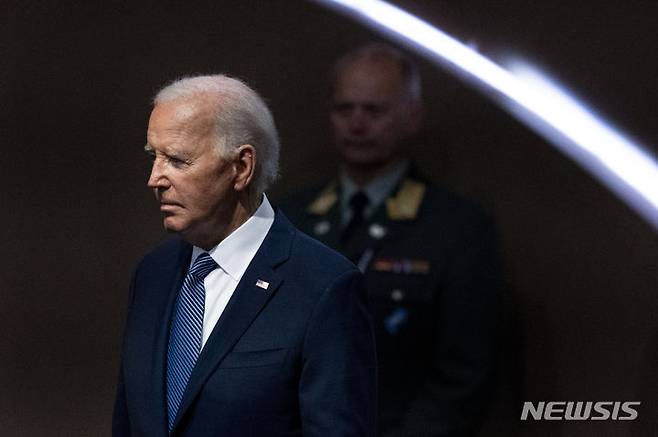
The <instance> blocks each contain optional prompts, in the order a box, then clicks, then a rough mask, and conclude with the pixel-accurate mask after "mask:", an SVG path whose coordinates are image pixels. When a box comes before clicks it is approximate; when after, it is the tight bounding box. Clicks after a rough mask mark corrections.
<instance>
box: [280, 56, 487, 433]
mask: <svg viewBox="0 0 658 437" xmlns="http://www.w3.org/2000/svg"><path fill="white" fill-rule="evenodd" d="M332 85H333V90H332V91H333V92H332V96H331V97H332V102H331V104H332V106H331V112H330V119H331V125H332V127H333V131H334V137H335V138H334V141H335V144H336V146H337V148H338V151H339V154H340V157H341V167H340V171H339V174H338V176H337V177H336V178H334V179H333V180H331V181H329V182H326V183H323V184H321V185H319V186H317V187H314V188H311V189H308V190H305V191H303V192H300V193H298V194H297V195H295V196H293V197H291V198H290V199H289V200H288V201H287V202H284V203H283V204H282V209H283V210H284V211H285V212H286V214H289V216H290V218H291V219H292V221H293V223H295V224H296V225H298V226H299V227H300V229H302V230H303V231H305V232H307V233H309V234H310V235H312V236H313V237H315V238H318V239H319V240H320V241H322V242H324V243H326V244H327V245H329V246H331V247H334V248H335V249H337V250H339V251H341V252H342V253H343V254H345V255H346V256H347V257H348V258H350V259H351V260H352V261H354V262H355V263H356V264H357V265H358V266H359V267H360V269H361V270H362V271H364V272H365V275H366V282H367V287H368V294H369V297H370V301H371V302H370V304H371V308H372V311H373V318H374V325H375V338H376V340H377V352H378V362H379V366H380V367H379V393H380V402H379V404H380V412H379V416H380V431H381V432H382V435H384V436H409V437H422V436H465V435H472V434H473V433H475V432H476V430H477V429H478V426H479V424H480V423H481V422H482V419H483V415H484V412H485V411H486V406H487V404H488V402H489V398H490V395H491V389H492V385H493V384H492V383H493V381H494V368H495V366H494V364H495V361H496V358H495V355H496V354H495V352H496V327H497V319H498V301H499V297H498V284H499V265H498V264H499V262H498V255H497V249H496V241H495V232H494V227H493V225H492V222H491V220H489V219H488V217H487V216H486V215H485V214H484V213H483V212H482V210H481V209H480V208H479V207H478V206H477V205H475V204H474V203H472V202H469V201H467V200H465V199H462V198H461V197H459V196H457V195H455V194H452V193H450V192H448V191H446V190H444V189H441V188H439V187H437V186H436V185H434V184H432V183H431V182H430V181H429V180H428V179H426V178H424V177H423V176H422V175H421V174H420V173H419V171H418V169H417V168H416V166H415V164H414V162H413V161H412V160H411V159H410V154H409V149H410V147H409V146H410V142H411V141H412V139H413V136H414V134H415V133H416V132H417V131H418V129H419V127H420V124H421V115H422V108H421V87H420V76H419V73H418V71H417V67H416V66H415V65H414V63H413V62H412V61H411V59H409V58H408V57H407V56H405V55H404V54H403V53H402V52H400V51H399V50H397V49H395V48H393V47H390V46H386V45H381V44H374V45H368V46H364V47H361V48H358V49H356V50H354V51H353V52H350V53H348V54H347V55H345V56H344V57H343V58H342V59H341V60H339V61H338V63H337V64H336V66H335V71H334V77H333V84H332Z"/></svg>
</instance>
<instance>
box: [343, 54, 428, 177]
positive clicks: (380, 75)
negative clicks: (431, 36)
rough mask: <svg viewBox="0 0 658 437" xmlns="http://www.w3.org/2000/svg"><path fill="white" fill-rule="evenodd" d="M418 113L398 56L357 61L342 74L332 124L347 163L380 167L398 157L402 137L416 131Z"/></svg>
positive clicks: (406, 136)
mask: <svg viewBox="0 0 658 437" xmlns="http://www.w3.org/2000/svg"><path fill="white" fill-rule="evenodd" d="M419 117H420V116H419V110H418V108H417V107H416V106H415V105H412V104H411V103H410V102H409V99H408V98H407V97H406V95H405V93H404V88H403V82H402V75H401V72H400V69H399V67H398V65H396V64H395V63H394V62H392V61H387V60H381V61H357V62H355V63H353V64H350V65H347V66H346V67H345V68H344V69H343V70H342V71H341V72H340V73H339V74H338V77H337V80H336V83H335V86H334V95H333V107H332V109H331V124H332V127H333V132H334V138H335V142H336V144H337V146H338V149H339V152H340V154H341V156H342V158H343V160H344V161H345V163H347V164H348V165H351V166H355V167H360V166H363V167H370V168H373V167H374V168H377V167H383V166H386V165H387V164H390V163H391V162H393V161H395V160H397V159H398V158H399V157H400V155H401V154H402V150H401V148H402V147H403V143H404V140H406V139H407V138H408V137H409V136H411V135H412V134H414V133H415V132H416V131H417V129H418V124H419Z"/></svg>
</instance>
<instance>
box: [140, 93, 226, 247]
mask: <svg viewBox="0 0 658 437" xmlns="http://www.w3.org/2000/svg"><path fill="white" fill-rule="evenodd" d="M213 126H214V124H213V121H212V111H211V110H210V108H209V106H208V104H207V103H205V102H204V101H203V99H199V98H196V99H188V100H182V101H181V100H174V101H171V102H165V103H160V104H158V105H156V106H155V108H154V109H153V112H152V113H151V118H150V120H149V126H148V133H147V139H148V142H147V145H146V147H145V149H146V151H147V153H149V155H150V156H151V157H152V158H153V167H152V169H151V175H150V177H149V180H148V183H147V185H148V187H149V188H152V189H153V191H154V193H155V197H156V199H157V200H158V202H159V204H160V211H161V212H162V213H163V214H164V227H165V229H166V230H167V231H169V232H176V233H179V234H181V235H182V236H183V238H185V239H186V240H187V241H189V242H191V243H193V244H199V243H200V242H203V241H205V240H207V239H208V238H207V237H208V235H212V234H213V233H217V230H218V229H219V230H221V229H224V228H225V227H226V225H227V223H228V222H229V221H230V220H231V216H232V214H233V211H234V208H235V204H236V200H235V199H236V192H235V190H234V186H233V185H234V179H235V174H236V168H235V166H234V165H233V163H232V162H230V161H227V160H224V159H222V158H220V157H219V154H218V152H217V150H216V148H215V145H214V144H213V141H212V138H213Z"/></svg>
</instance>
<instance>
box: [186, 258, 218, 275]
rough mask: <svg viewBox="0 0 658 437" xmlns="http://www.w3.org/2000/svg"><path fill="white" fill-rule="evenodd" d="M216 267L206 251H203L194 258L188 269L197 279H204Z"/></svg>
mask: <svg viewBox="0 0 658 437" xmlns="http://www.w3.org/2000/svg"><path fill="white" fill-rule="evenodd" d="M217 267H218V265H217V263H216V262H215V260H214V259H212V258H211V257H210V255H209V254H208V252H204V253H202V254H201V255H199V256H198V257H197V259H195V260H194V263H193V264H192V267H190V271H189V272H188V273H189V274H190V275H192V276H194V277H195V278H197V279H204V278H205V277H206V276H208V274H209V273H210V272H212V271H213V270H215V269H216V268H217Z"/></svg>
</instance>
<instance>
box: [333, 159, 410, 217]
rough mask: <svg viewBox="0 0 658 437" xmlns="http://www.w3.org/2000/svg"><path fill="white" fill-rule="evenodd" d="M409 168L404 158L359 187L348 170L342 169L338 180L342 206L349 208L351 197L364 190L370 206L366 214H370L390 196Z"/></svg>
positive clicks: (343, 208) (345, 208)
mask: <svg viewBox="0 0 658 437" xmlns="http://www.w3.org/2000/svg"><path fill="white" fill-rule="evenodd" d="M408 168H409V161H408V160H404V161H400V162H399V163H397V164H395V165H394V166H393V167H392V168H391V169H390V170H389V171H387V172H386V173H384V174H382V175H379V176H377V177H376V178H374V179H373V180H371V181H370V182H368V183H367V184H366V185H365V186H363V187H359V186H358V185H356V183H354V181H353V180H352V179H350V177H349V176H348V175H347V172H346V171H345V169H344V168H342V169H341V170H340V173H339V175H338V180H339V182H340V185H341V189H342V191H341V195H340V207H341V210H342V211H346V210H348V209H349V202H350V198H351V197H352V195H353V194H355V193H356V192H357V191H363V192H364V193H365V194H366V195H367V196H368V200H369V203H368V207H367V208H366V215H369V214H370V213H372V211H374V210H375V209H376V208H377V207H378V206H379V205H381V204H382V202H384V200H385V199H386V198H387V197H388V196H389V194H390V193H391V192H392V191H393V189H395V187H396V185H397V184H398V182H400V179H402V176H403V175H404V174H405V173H406V172H407V169H408Z"/></svg>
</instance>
